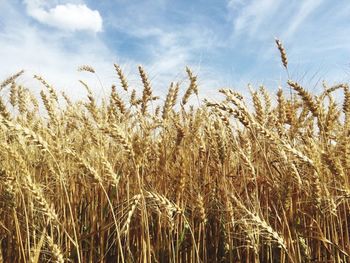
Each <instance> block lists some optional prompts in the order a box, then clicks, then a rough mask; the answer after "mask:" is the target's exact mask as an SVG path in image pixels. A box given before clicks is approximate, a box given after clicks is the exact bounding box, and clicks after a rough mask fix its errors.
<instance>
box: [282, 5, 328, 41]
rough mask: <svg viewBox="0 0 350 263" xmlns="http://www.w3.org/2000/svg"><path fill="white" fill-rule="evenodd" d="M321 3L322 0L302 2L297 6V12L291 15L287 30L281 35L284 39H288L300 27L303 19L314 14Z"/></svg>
mask: <svg viewBox="0 0 350 263" xmlns="http://www.w3.org/2000/svg"><path fill="white" fill-rule="evenodd" d="M322 2H323V0H304V1H303V2H302V4H301V5H300V6H299V8H298V11H297V12H296V13H295V14H294V15H293V17H292V18H291V19H289V20H290V21H291V23H290V25H289V27H288V29H287V30H286V32H285V33H284V34H283V36H284V38H285V39H287V38H290V37H291V36H292V35H293V34H294V33H295V32H296V31H297V29H298V28H299V27H300V25H302V23H303V22H304V20H305V19H307V17H308V16H309V15H310V14H311V13H312V12H314V11H315V10H316V9H317V7H318V6H320V4H321V3H322Z"/></svg>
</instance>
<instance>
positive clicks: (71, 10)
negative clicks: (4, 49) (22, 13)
mask: <svg viewBox="0 0 350 263" xmlns="http://www.w3.org/2000/svg"><path fill="white" fill-rule="evenodd" d="M25 3H26V4H27V12H28V14H29V15H30V16H31V17H33V18H34V19H36V20H37V21H39V22H40V23H43V24H46V25H49V26H52V27H56V28H59V29H63V30H67V31H79V30H84V31H91V32H94V33H97V32H100V31H102V17H101V15H100V13H99V12H98V11H97V10H91V9H90V8H88V7H87V6H86V5H85V4H71V3H67V4H59V5H56V6H54V7H52V8H49V9H48V10H46V9H45V8H44V7H43V3H42V2H41V1H38V0H26V1H25Z"/></svg>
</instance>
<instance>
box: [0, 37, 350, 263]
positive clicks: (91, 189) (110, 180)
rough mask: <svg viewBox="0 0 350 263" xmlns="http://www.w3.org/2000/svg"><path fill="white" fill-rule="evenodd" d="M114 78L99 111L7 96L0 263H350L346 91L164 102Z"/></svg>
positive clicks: (145, 84)
mask: <svg viewBox="0 0 350 263" xmlns="http://www.w3.org/2000/svg"><path fill="white" fill-rule="evenodd" d="M276 44H277V47H278V49H279V51H280V54H281V60H282V65H283V67H284V68H285V69H286V74H288V73H287V72H288V60H287V55H286V52H285V50H284V48H283V46H282V43H281V42H280V41H279V40H276ZM114 66H115V74H116V78H118V79H119V81H118V83H116V85H115V86H114V85H113V86H112V87H111V88H110V91H109V95H107V96H105V97H104V98H102V100H101V101H98V100H97V97H96V96H95V95H94V94H93V92H92V89H91V88H90V87H89V85H88V84H87V83H85V82H84V81H81V84H82V85H83V87H84V88H85V89H86V92H87V98H86V99H82V100H77V101H71V100H70V98H68V97H67V96H66V95H65V94H64V93H59V91H58V90H57V89H55V88H54V87H53V86H52V85H51V84H49V83H47V82H46V80H45V79H44V78H42V77H41V76H34V78H35V79H36V80H37V81H38V84H39V85H41V87H42V91H41V92H40V98H38V97H36V96H35V95H34V94H33V92H31V90H30V89H28V88H26V87H24V86H22V85H21V84H19V83H20V78H21V77H22V74H23V71H20V72H18V73H16V74H14V75H12V76H10V77H9V78H8V79H6V80H4V81H3V82H2V83H1V86H0V87H1V91H0V92H1V99H0V137H1V140H0V262H79V263H82V262H247V263H248V262H295V263H297V262H344V263H345V262H350V256H349V255H350V232H349V229H350V140H349V135H350V90H349V86H348V84H346V83H339V84H336V85H328V84H327V83H325V82H324V83H323V84H322V87H321V88H320V89H319V90H321V92H319V93H318V94H317V95H316V94H311V93H310V92H309V91H308V89H307V88H305V87H303V86H302V85H301V84H300V83H298V82H296V81H293V80H292V79H291V80H288V82H287V83H286V84H285V85H282V86H281V87H279V88H275V89H273V88H269V91H270V92H268V91H267V88H265V87H264V86H261V87H258V88H253V87H251V86H250V87H249V92H250V97H248V98H244V97H243V96H242V94H240V93H239V92H237V90H233V89H230V88H222V89H220V90H219V92H220V93H221V96H222V100H221V101H214V100H210V98H207V99H204V100H200V99H199V96H198V94H199V93H200V87H198V80H197V75H196V74H195V72H193V71H192V70H191V69H190V68H186V73H187V76H188V82H187V84H188V85H187V86H184V85H180V84H179V83H178V82H173V83H171V84H170V86H169V90H168V93H167V95H166V97H165V98H158V97H157V96H156V94H154V92H153V89H152V85H151V82H150V80H149V78H148V76H147V73H146V72H145V70H144V69H143V67H141V66H140V67H139V68H138V70H139V75H140V81H141V83H142V87H141V89H139V90H136V89H134V88H133V87H131V86H130V85H129V83H128V80H127V78H126V77H125V75H124V73H123V70H122V68H121V67H120V66H118V65H114ZM79 70H80V71H86V72H88V73H89V74H96V72H95V70H94V68H92V67H91V66H82V67H80V68H79ZM334 94H336V96H335V95H334ZM196 97H197V98H198V100H197V99H196ZM335 98H337V99H335ZM339 98H340V99H339ZM191 99H192V100H193V99H194V101H195V102H196V103H194V106H192V104H191V103H190V102H191ZM197 101H198V102H199V103H198V105H197ZM44 111H45V113H43V112H44Z"/></svg>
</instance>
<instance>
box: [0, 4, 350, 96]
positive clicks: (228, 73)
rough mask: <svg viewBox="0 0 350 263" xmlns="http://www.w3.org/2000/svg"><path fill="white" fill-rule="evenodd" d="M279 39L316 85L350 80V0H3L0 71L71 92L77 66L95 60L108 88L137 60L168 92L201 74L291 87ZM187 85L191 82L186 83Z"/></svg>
mask: <svg viewBox="0 0 350 263" xmlns="http://www.w3.org/2000/svg"><path fill="white" fill-rule="evenodd" d="M274 37H278V38H280V39H281V40H282V41H283V43H284V46H285V48H286V49H287V52H288V57H289V68H290V69H289V71H290V72H289V73H290V77H291V78H292V79H294V80H298V81H301V82H302V83H304V84H305V85H309V89H315V87H314V85H315V84H316V83H317V81H319V80H324V79H326V80H327V81H329V82H331V83H332V82H339V81H349V79H350V44H349V43H350V4H349V2H348V0H338V1H330V0H303V1H301V0H289V1H287V0H246V1H245V0H192V1H188V0H176V1H171V0H152V1H151V0H100V1H94V0H0V79H4V78H6V77H7V76H8V75H10V74H12V73H15V72H17V71H19V70H20V69H25V70H26V74H25V76H24V77H23V78H21V81H22V82H24V84H26V83H29V84H31V83H32V82H31V76H32V75H33V74H40V75H42V76H44V77H45V78H46V79H47V80H48V81H49V82H51V83H53V84H55V86H56V87H57V88H59V89H63V90H66V91H67V92H68V93H69V94H70V95H73V96H75V95H77V96H78V95H79V94H81V92H83V91H82V89H81V87H80V86H79V84H78V80H79V79H88V81H90V84H91V85H92V86H93V88H94V89H95V91H96V92H99V89H101V84H100V82H99V81H98V79H97V78H96V77H95V76H90V75H89V74H88V73H84V72H77V68H78V66H80V65H83V64H88V65H91V66H93V67H94V68H95V69H96V71H97V74H98V77H99V78H100V80H101V83H102V86H103V87H104V88H106V89H108V87H109V85H110V84H112V83H116V82H117V78H116V74H115V72H114V70H113V63H118V64H120V65H121V66H122V68H123V69H124V70H125V72H126V74H127V75H128V76H129V79H130V82H131V84H132V85H139V83H140V81H139V79H138V78H137V76H136V74H135V73H136V69H137V66H138V65H139V64H141V65H143V66H144V67H145V68H146V70H147V71H148V73H149V75H150V78H151V80H152V83H153V86H154V88H155V89H156V91H157V92H158V94H160V95H162V94H164V93H166V90H167V86H168V83H169V82H170V81H174V80H179V81H183V80H184V79H185V70H184V69H185V66H186V65H189V66H190V67H191V68H192V69H193V71H194V72H195V73H196V74H198V76H199V80H200V87H202V93H204V94H206V95H211V94H212V93H213V92H215V90H217V88H220V87H223V86H225V87H227V86H229V87H234V88H236V89H239V90H240V89H244V88H245V87H246V84H247V83H252V84H253V85H260V84H265V85H266V86H267V87H268V88H269V89H270V90H272V91H274V90H276V88H277V86H278V85H279V84H282V85H284V83H285V80H286V78H287V76H286V72H285V71H284V70H283V68H282V67H281V63H280V60H279V53H278V50H277V49H276V47H275V43H274ZM184 89H185V87H184Z"/></svg>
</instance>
